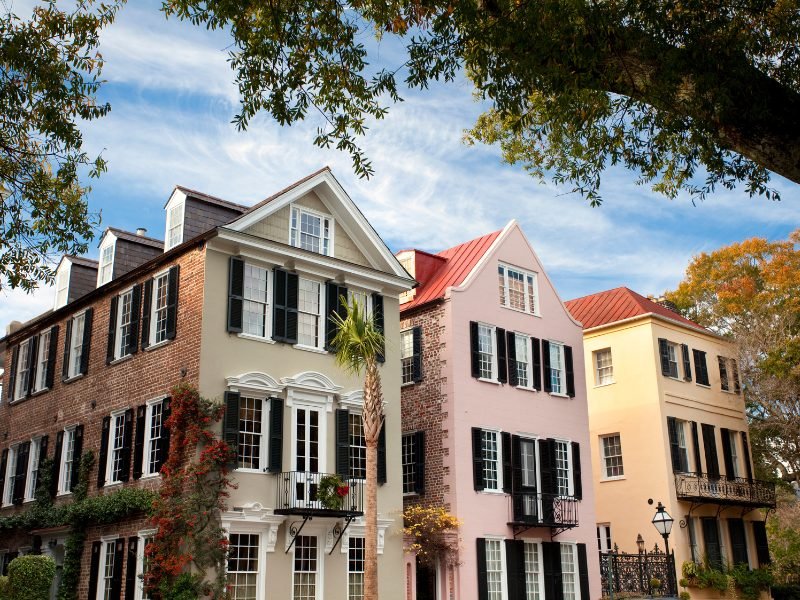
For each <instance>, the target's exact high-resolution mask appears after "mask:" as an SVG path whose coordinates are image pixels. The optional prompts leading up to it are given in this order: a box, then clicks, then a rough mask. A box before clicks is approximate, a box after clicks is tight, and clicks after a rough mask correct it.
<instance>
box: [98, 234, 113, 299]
mask: <svg viewBox="0 0 800 600" xmlns="http://www.w3.org/2000/svg"><path fill="white" fill-rule="evenodd" d="M113 271H114V241H113V240H112V241H111V242H110V243H107V244H106V245H104V246H103V247H102V248H101V249H100V269H99V270H98V271H97V287H100V286H101V285H103V284H105V283H108V282H109V281H111V276H112V275H113Z"/></svg>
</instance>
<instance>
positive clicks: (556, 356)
mask: <svg viewBox="0 0 800 600" xmlns="http://www.w3.org/2000/svg"><path fill="white" fill-rule="evenodd" d="M550 391H551V392H552V393H553V394H566V393H567V385H566V376H565V370H564V344H559V343H558V342H550Z"/></svg>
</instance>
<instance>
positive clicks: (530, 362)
mask: <svg viewBox="0 0 800 600" xmlns="http://www.w3.org/2000/svg"><path fill="white" fill-rule="evenodd" d="M517 338H525V348H526V350H527V354H528V361H527V368H526V371H527V372H528V383H529V384H530V385H518V386H516V387H517V388H518V389H520V390H528V391H531V392H538V391H539V390H537V389H536V388H535V387H533V351H532V349H531V336H530V335H528V334H527V333H520V332H519V331H515V332H514V344H516V343H517ZM514 351H515V352H516V348H514ZM495 362H497V361H495Z"/></svg>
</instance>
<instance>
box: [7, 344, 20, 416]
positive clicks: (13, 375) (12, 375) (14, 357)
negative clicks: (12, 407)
mask: <svg viewBox="0 0 800 600" xmlns="http://www.w3.org/2000/svg"><path fill="white" fill-rule="evenodd" d="M18 361H19V345H17V346H14V348H13V349H12V350H11V371H10V372H9V373H8V395H7V396H8V401H9V402H13V401H14V384H15V383H16V380H17V362H18Z"/></svg>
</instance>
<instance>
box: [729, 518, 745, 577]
mask: <svg viewBox="0 0 800 600" xmlns="http://www.w3.org/2000/svg"><path fill="white" fill-rule="evenodd" d="M728 534H729V535H730V540H731V556H732V558H733V566H736V565H740V564H743V565H744V566H748V560H747V536H746V535H745V533H744V521H742V520H741V519H728Z"/></svg>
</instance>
